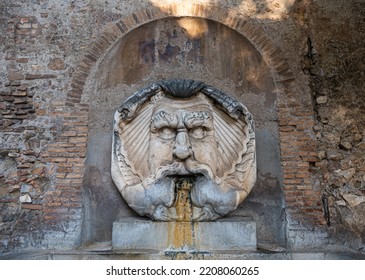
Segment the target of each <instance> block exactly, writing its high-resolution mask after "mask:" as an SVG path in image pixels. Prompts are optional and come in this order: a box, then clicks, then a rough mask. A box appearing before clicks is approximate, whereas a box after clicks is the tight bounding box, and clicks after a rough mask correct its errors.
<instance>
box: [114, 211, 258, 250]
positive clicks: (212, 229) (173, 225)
mask: <svg viewBox="0 0 365 280" xmlns="http://www.w3.org/2000/svg"><path fill="white" fill-rule="evenodd" d="M112 247H113V250H126V251H151V250H152V251H208V252H215V251H247V250H256V223H255V222H254V221H252V219H250V218H245V217H244V218H243V217H232V218H223V219H219V220H216V221H210V222H155V221H151V220H147V219H144V218H121V219H119V220H117V221H115V222H114V223H113V232H112Z"/></svg>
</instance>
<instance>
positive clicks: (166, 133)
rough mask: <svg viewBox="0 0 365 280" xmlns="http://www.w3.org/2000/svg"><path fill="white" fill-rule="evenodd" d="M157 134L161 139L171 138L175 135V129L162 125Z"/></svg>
mask: <svg viewBox="0 0 365 280" xmlns="http://www.w3.org/2000/svg"><path fill="white" fill-rule="evenodd" d="M159 136H160V137H161V138H162V139H165V140H169V139H172V138H174V137H175V136H176V132H175V130H173V129H171V128H169V127H163V128H161V129H160V131H159Z"/></svg>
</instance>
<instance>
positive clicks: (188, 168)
mask: <svg viewBox="0 0 365 280" xmlns="http://www.w3.org/2000/svg"><path fill="white" fill-rule="evenodd" d="M173 175H187V176H189V175H203V176H204V177H206V178H207V179H209V180H212V179H213V178H214V175H213V171H212V169H211V168H210V166H209V165H207V164H204V163H200V162H198V161H196V160H194V159H191V158H189V159H186V160H185V161H183V162H181V161H180V162H176V161H175V162H173V163H171V164H169V165H164V166H161V167H160V168H159V169H158V170H157V172H156V179H157V180H158V179H162V178H166V177H168V176H173Z"/></svg>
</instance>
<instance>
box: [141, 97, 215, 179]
mask: <svg viewBox="0 0 365 280" xmlns="http://www.w3.org/2000/svg"><path fill="white" fill-rule="evenodd" d="M213 122H214V120H213V112H212V108H211V104H210V103H209V101H208V100H207V99H206V98H205V97H203V96H196V97H194V98H190V99H187V100H174V102H171V99H169V98H166V97H162V99H160V100H159V102H158V105H156V107H155V108H154V110H153V112H152V120H151V138H150V146H149V155H148V161H149V169H150V172H151V173H154V172H156V171H157V170H158V169H160V168H161V167H163V166H168V165H171V164H174V163H175V166H178V167H177V168H174V174H168V175H189V174H192V173H197V172H200V171H198V170H196V169H197V168H196V167H197V165H199V164H202V166H205V168H206V169H207V167H208V169H209V170H210V172H209V173H210V174H209V175H210V176H212V175H213V176H214V175H215V173H216V169H217V165H216V163H217V142H216V140H215V137H214V123H213ZM191 162H195V163H194V167H193V165H192V164H191ZM176 163H178V165H176ZM194 169H195V170H194ZM198 169H199V168H198ZM206 175H208V174H206Z"/></svg>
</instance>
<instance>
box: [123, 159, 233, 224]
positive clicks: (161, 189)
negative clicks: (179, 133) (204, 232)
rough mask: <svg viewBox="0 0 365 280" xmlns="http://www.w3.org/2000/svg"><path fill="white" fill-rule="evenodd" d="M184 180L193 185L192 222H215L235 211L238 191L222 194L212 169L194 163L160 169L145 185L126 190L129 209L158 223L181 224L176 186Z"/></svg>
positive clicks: (191, 197)
mask: <svg viewBox="0 0 365 280" xmlns="http://www.w3.org/2000/svg"><path fill="white" fill-rule="evenodd" d="M181 178H185V179H188V180H190V181H192V182H193V185H192V188H191V190H190V191H189V197H190V200H191V204H192V205H191V216H190V219H189V220H191V221H206V220H215V219H217V218H219V217H221V216H223V215H225V214H227V213H228V212H230V211H233V210H234V209H236V207H237V205H238V203H237V193H236V191H223V190H222V188H221V187H220V185H219V184H218V183H217V181H216V180H215V179H214V178H213V173H212V170H211V168H210V167H209V166H208V165H206V164H202V163H199V162H197V161H195V160H193V159H187V160H185V161H184V162H174V163H172V164H170V165H165V166H162V167H160V168H159V169H158V171H157V172H156V175H155V176H153V177H150V178H148V179H147V180H145V181H144V184H137V185H134V186H129V187H128V188H126V189H125V190H124V191H123V196H125V197H126V198H127V199H128V200H129V201H130V202H132V203H130V206H131V207H132V208H133V209H134V210H135V211H136V212H137V213H138V214H140V215H145V216H149V217H150V218H152V219H154V220H158V221H175V220H179V219H180V218H179V215H178V214H179V213H178V211H177V210H176V207H174V205H176V202H177V199H178V198H177V183H178V181H179V180H181ZM129 190H130V191H131V192H130V195H129ZM133 201H134V202H133Z"/></svg>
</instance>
